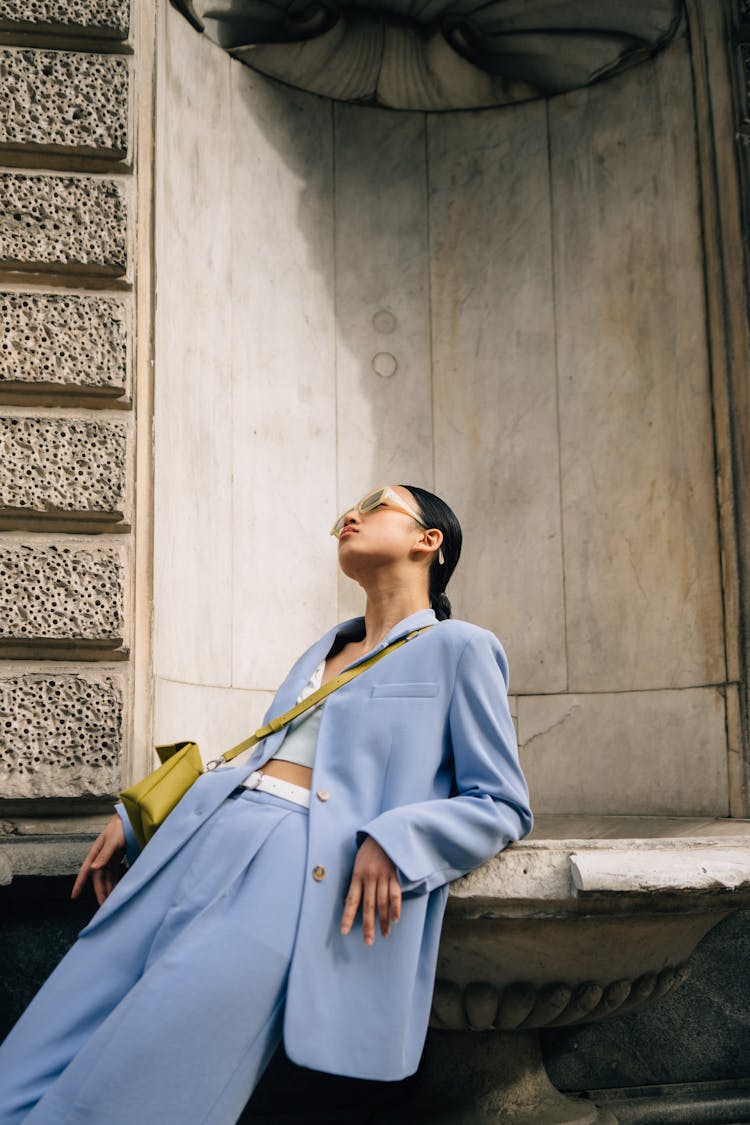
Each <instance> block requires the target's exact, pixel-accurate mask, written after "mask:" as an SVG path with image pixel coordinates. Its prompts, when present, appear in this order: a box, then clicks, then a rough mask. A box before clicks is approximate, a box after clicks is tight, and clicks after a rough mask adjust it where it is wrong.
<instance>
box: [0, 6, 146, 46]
mask: <svg viewBox="0 0 750 1125" xmlns="http://www.w3.org/2000/svg"><path fill="white" fill-rule="evenodd" d="M129 26H130V4H129V0H0V28H2V29H3V30H21V31H26V30H29V31H38V30H46V29H48V28H55V29H59V31H60V32H63V33H65V32H67V33H68V34H70V33H71V32H74V31H78V30H81V29H85V31H86V32H87V34H89V35H97V34H98V35H101V36H102V37H103V38H107V39H125V38H126V37H127V34H128V29H129Z"/></svg>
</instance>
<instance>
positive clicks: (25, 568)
mask: <svg viewBox="0 0 750 1125" xmlns="http://www.w3.org/2000/svg"><path fill="white" fill-rule="evenodd" d="M124 579H125V569H124V566H123V560H122V556H121V554H120V552H119V551H118V550H117V549H116V548H107V547H98V548H88V549H86V548H81V547H57V546H49V547H36V546H32V545H31V544H26V543H24V544H16V545H13V546H3V547H1V548H0V605H2V612H0V645H2V644H5V645H9V644H10V645H17V644H18V643H19V642H20V643H22V644H24V643H30V642H37V643H41V642H44V641H45V640H50V641H53V642H56V644H57V646H59V644H60V642H69V643H70V646H71V647H75V645H76V643H77V642H79V641H83V642H92V641H93V642H100V643H104V644H105V645H106V646H107V647H114V646H116V645H117V644H118V643H119V642H120V639H121V638H122V635H123V624H124V611H123V600H124Z"/></svg>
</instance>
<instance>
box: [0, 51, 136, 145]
mask: <svg viewBox="0 0 750 1125" xmlns="http://www.w3.org/2000/svg"><path fill="white" fill-rule="evenodd" d="M128 71H129V63H128V60H127V59H124V58H122V57H119V56H117V55H95V54H84V53H80V52H78V53H76V52H72V51H42V50H13V49H9V48H7V47H6V48H2V47H0V96H2V100H3V104H4V105H5V112H4V113H3V114H2V116H0V149H6V148H10V149H25V148H29V149H31V150H33V151H36V152H40V151H41V152H66V153H69V152H78V153H81V154H83V155H87V156H88V155H96V156H110V157H114V158H116V159H122V158H123V157H124V156H125V154H126V152H127V147H128V85H129V81H128Z"/></svg>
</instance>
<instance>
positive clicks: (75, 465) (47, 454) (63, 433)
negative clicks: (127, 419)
mask: <svg viewBox="0 0 750 1125" xmlns="http://www.w3.org/2000/svg"><path fill="white" fill-rule="evenodd" d="M0 457H2V462H3V466H4V471H3V474H2V478H1V479H0V515H3V516H7V515H8V514H9V513H23V514H30V513H33V514H34V515H36V516H41V517H44V516H53V517H59V516H60V515H61V514H72V513H75V514H77V515H80V514H83V515H91V516H94V517H98V518H99V519H101V518H102V517H106V519H107V520H108V521H109V522H112V521H114V522H119V521H120V520H121V519H122V517H123V513H124V509H125V498H126V465H127V425H126V423H124V422H114V421H112V422H111V421H90V420H89V419H87V418H49V417H43V418H29V417H22V418H14V417H2V416H0Z"/></svg>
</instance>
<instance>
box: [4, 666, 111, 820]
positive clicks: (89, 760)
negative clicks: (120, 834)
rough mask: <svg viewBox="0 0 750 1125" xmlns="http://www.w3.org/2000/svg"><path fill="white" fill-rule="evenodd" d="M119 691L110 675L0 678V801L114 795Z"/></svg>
mask: <svg viewBox="0 0 750 1125" xmlns="http://www.w3.org/2000/svg"><path fill="white" fill-rule="evenodd" d="M123 687H124V684H123V680H122V678H121V677H119V676H115V675H113V674H111V673H110V674H107V673H103V674H100V675H96V674H88V675H85V676H84V675H80V674H69V673H68V674H59V673H51V674H44V673H42V672H38V673H37V672H34V673H24V674H20V675H15V676H3V675H0V793H2V796H3V798H4V799H6V800H24V799H28V798H36V797H45V798H46V797H57V798H60V797H74V798H81V797H83V798H85V797H91V796H96V797H101V796H107V795H109V794H111V793H114V792H117V790H118V788H119V783H120V759H121V753H122V740H123V707H124V699H123ZM58 823H59V822H58ZM53 824H54V822H53Z"/></svg>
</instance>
